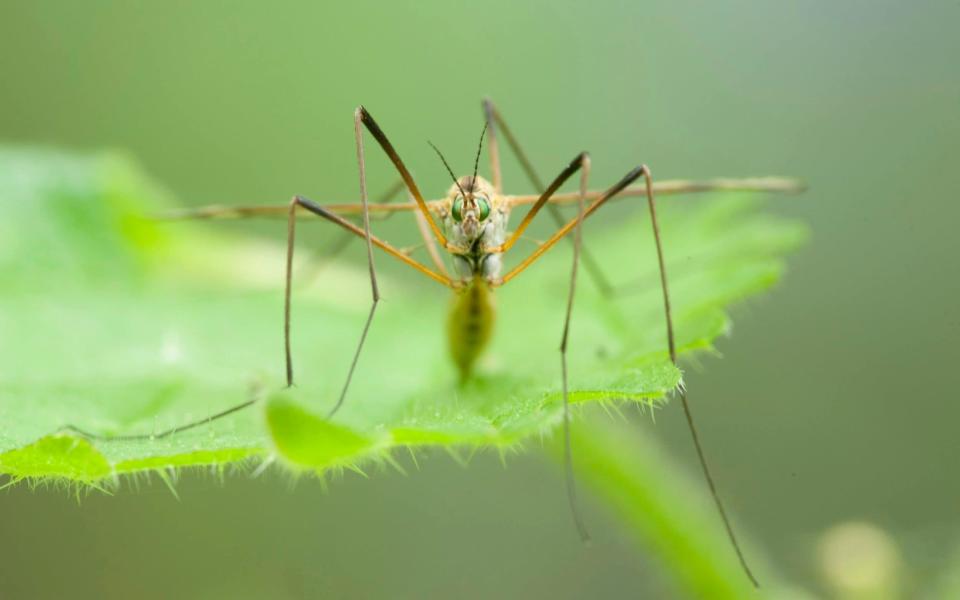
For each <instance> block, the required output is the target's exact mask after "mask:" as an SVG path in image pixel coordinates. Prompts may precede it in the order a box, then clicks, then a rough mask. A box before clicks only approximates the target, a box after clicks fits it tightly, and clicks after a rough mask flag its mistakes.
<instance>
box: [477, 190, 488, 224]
mask: <svg viewBox="0 0 960 600" xmlns="http://www.w3.org/2000/svg"><path fill="white" fill-rule="evenodd" d="M476 200H477V206H478V207H480V220H481V221H486V220H487V217H489V216H490V203H489V202H487V199H486V198H484V197H483V196H477V197H476Z"/></svg>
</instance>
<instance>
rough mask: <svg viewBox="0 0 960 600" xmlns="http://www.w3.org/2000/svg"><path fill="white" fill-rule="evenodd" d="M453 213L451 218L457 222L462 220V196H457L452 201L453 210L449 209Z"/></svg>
mask: <svg viewBox="0 0 960 600" xmlns="http://www.w3.org/2000/svg"><path fill="white" fill-rule="evenodd" d="M450 212H451V213H452V214H453V220H454V221H456V222H457V223H459V222H460V221H462V220H463V197H462V196H457V199H456V200H454V201H453V210H451V211H450Z"/></svg>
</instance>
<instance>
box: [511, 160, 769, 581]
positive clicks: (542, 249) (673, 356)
mask: <svg viewBox="0 0 960 600" xmlns="http://www.w3.org/2000/svg"><path fill="white" fill-rule="evenodd" d="M640 177H643V178H644V191H645V196H646V198H647V206H648V208H649V211H650V220H651V224H652V227H653V236H654V242H655V244H656V248H657V263H658V267H659V270H660V283H661V290H662V291H663V307H664V317H665V321H666V329H667V347H668V350H669V355H670V361H671V362H672V363H673V364H674V366H677V350H676V342H675V338H674V330H673V314H672V310H671V304H670V292H669V288H668V287H667V270H666V263H665V260H664V257H663V244H662V243H661V239H660V226H659V223H658V222H657V211H656V203H655V201H654V195H653V190H654V186H653V177H652V175H651V174H650V169H649V168H647V166H646V165H641V166H640V167H637V168H636V169H633V170H632V171H630V172H629V173H627V175H625V176H624V177H623V178H622V179H621V180H620V181H618V182H617V183H616V184H614V185H613V186H612V187H611V188H610V189H608V190H607V191H605V192H603V193H602V194H600V195H599V196H597V197H596V198H595V199H594V201H593V202H591V203H590V205H589V206H588V207H587V209H586V210H585V211H584V212H583V213H582V215H578V216H577V217H575V218H573V219H572V220H570V221H569V222H568V223H566V224H565V225H564V226H563V227H561V228H560V229H559V230H558V231H557V232H556V233H554V234H553V236H551V237H550V238H549V239H548V240H547V241H546V242H544V243H543V244H541V245H540V246H539V247H538V248H537V249H536V250H534V251H533V253H531V254H530V256H528V257H527V258H526V259H524V260H523V261H522V262H521V263H520V264H519V265H517V266H516V267H514V268H513V270H511V271H510V272H508V273H507V274H506V275H505V276H504V277H503V278H502V279H501V280H500V282H498V283H500V284H501V285H502V284H504V283H507V282H508V281H510V280H511V279H513V278H514V277H516V276H517V275H518V274H519V273H522V272H523V271H524V270H525V269H526V268H527V267H529V266H530V265H531V264H533V263H534V262H535V261H536V260H537V259H539V258H540V257H541V256H543V255H544V253H546V251H547V250H549V249H550V248H552V247H553V246H554V245H555V244H556V243H557V242H558V241H559V240H560V238H562V237H564V236H565V235H567V234H568V233H570V231H571V230H572V229H574V228H575V227H576V226H577V225H578V223H579V222H580V221H582V220H584V219H586V218H587V217H589V216H590V215H592V214H593V213H594V212H596V211H597V209H598V208H600V207H601V206H603V204H604V203H605V202H606V201H607V200H609V199H611V198H613V197H614V196H616V195H617V194H619V193H620V192H621V191H623V190H624V189H626V188H627V186H629V185H630V184H631V183H633V182H634V181H635V180H637V179H639V178H640ZM539 203H540V201H539V200H538V201H537V204H539ZM534 206H537V205H536V204H535V205H534ZM679 394H680V402H681V404H682V406H683V412H684V415H685V416H686V419H687V425H688V428H689V430H690V435H691V437H692V438H693V444H694V447H695V448H696V451H697V458H698V459H699V462H700V467H701V470H702V471H703V474H704V478H705V479H706V481H707V487H708V488H709V489H710V495H711V496H712V498H713V502H714V504H715V505H716V507H717V512H719V513H720V518H721V520H722V521H723V525H724V527H725V528H726V531H727V536H728V537H729V538H730V542H731V544H732V545H733V549H734V551H735V552H736V554H737V558H738V559H739V560H740V564H741V566H742V567H743V570H744V573H746V575H747V577H748V578H749V579H750V581H751V583H753V585H754V586H755V587H759V584H758V583H757V579H756V577H754V575H753V572H752V571H751V570H750V567H749V565H748V564H747V561H746V558H745V557H744V555H743V552H742V550H741V549H740V544H739V542H738V541H737V536H736V534H735V533H734V531H733V526H732V524H731V523H730V519H729V518H728V517H727V512H726V510H725V509H724V506H723V502H722V501H721V500H720V494H719V492H718V491H717V486H716V484H715V483H714V481H713V476H712V475H711V472H710V467H709V466H708V464H707V459H706V456H705V454H704V451H703V446H702V444H701V443H700V437H699V435H698V433H697V428H696V425H695V424H694V420H693V414H692V412H691V410H690V403H689V401H688V398H687V392H686V389H685V388H684V387H683V386H682V385H681V386H680V388H679Z"/></svg>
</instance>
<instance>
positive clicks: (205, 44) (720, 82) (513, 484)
mask: <svg viewBox="0 0 960 600" xmlns="http://www.w3.org/2000/svg"><path fill="white" fill-rule="evenodd" d="M958 18H960V6H958V5H957V3H955V2H939V3H937V2H913V3H905V2H893V1H859V2H857V1H854V2H844V3H825V2H808V3H793V4H788V3H766V2H749V1H736V2H727V3H724V4H723V6H720V5H718V4H707V3H699V2H655V3H654V2H614V1H603V2H600V1H598V2H592V3H583V2H562V3H561V2H542V1H536V2H506V1H503V0H499V1H496V2H490V3H486V5H484V6H480V5H479V3H451V2H436V1H433V0H430V1H421V2H416V3H412V2H411V3H408V2H391V3H386V2H384V3H372V2H361V1H355V2H351V3H302V4H292V3H290V4H285V3H272V4H267V3H258V2H212V1H210V2H203V3H194V2H165V3H141V2H84V3H79V2H78V3H72V2H63V1H60V2H38V1H30V2H4V3H3V6H2V7H0V76H2V92H0V139H2V141H3V142H5V143H21V144H38V143H39V144H51V145H56V146H64V147H68V148H75V149H99V148H104V147H110V148H119V149H124V150H127V151H129V152H130V154H132V155H133V156H134V157H136V158H137V159H138V160H139V161H141V162H142V163H143V164H144V165H145V167H146V168H147V170H148V171H150V172H151V173H152V174H153V175H154V176H155V177H157V178H158V179H159V180H160V181H161V182H164V183H165V184H166V185H167V186H168V187H169V189H170V190H171V191H172V192H173V193H174V194H175V195H176V197H177V198H178V199H179V200H180V201H181V202H183V203H187V204H207V203H214V202H216V203H227V202H234V203H250V202H277V203H282V202H285V201H286V200H287V199H289V197H290V196H291V195H292V194H294V193H303V194H305V195H307V196H310V197H312V198H315V199H322V200H330V201H335V200H340V201H344V200H351V199H353V198H354V197H355V196H356V167H355V163H354V160H355V159H354V154H353V145H352V144H353V140H352V121H351V114H352V110H353V109H354V107H355V106H356V105H357V104H359V103H363V104H365V105H366V106H367V107H368V108H369V109H370V110H371V112H372V113H373V114H374V115H375V116H376V117H377V119H378V121H379V122H380V123H381V125H383V127H384V128H385V129H386V131H387V132H388V134H389V135H390V136H391V138H392V139H393V141H394V143H395V144H396V146H397V147H398V149H399V150H400V152H401V153H402V155H403V157H404V159H405V160H406V162H407V163H408V164H409V165H411V167H412V169H413V170H414V173H415V174H416V176H417V178H418V181H419V183H420V185H421V187H422V188H423V189H424V190H426V191H431V192H432V193H429V194H428V195H431V196H436V195H439V194H440V193H442V191H443V190H445V189H446V186H447V183H446V182H447V178H446V175H445V173H444V172H443V171H442V168H441V167H440V166H439V164H438V162H437V160H436V158H435V157H434V156H433V155H432V151H431V150H430V149H429V147H428V146H427V145H426V143H425V140H427V139H431V140H432V141H434V142H435V143H437V144H438V145H439V146H440V147H441V148H443V149H444V151H445V152H446V153H447V155H448V158H449V159H450V160H451V162H452V163H453V164H454V167H455V168H458V166H459V170H465V169H466V168H467V165H469V163H470V161H471V160H472V155H473V152H474V150H475V144H476V137H477V135H478V134H479V131H480V126H481V124H482V121H481V113H480V99H481V98H482V97H484V96H487V95H489V96H490V97H492V98H493V99H494V100H496V101H497V102H498V104H499V106H500V109H501V111H502V112H503V113H504V116H505V117H506V118H507V120H508V122H510V124H511V125H512V126H513V128H514V130H515V131H516V133H517V134H518V135H519V136H520V137H521V139H522V141H523V143H524V144H525V145H526V146H527V149H528V151H529V152H530V154H531V155H532V157H533V158H534V161H535V163H536V165H537V166H538V167H539V168H540V170H541V171H543V172H544V173H546V174H547V175H549V174H551V173H552V172H553V171H554V170H556V169H558V168H559V167H561V166H562V165H564V164H565V162H566V161H567V160H569V159H570V158H571V157H572V156H573V155H574V154H575V153H576V152H577V151H579V150H581V149H589V150H590V151H591V153H592V157H593V166H594V169H593V181H594V182H599V183H598V185H599V184H601V183H606V182H612V181H613V180H614V179H616V178H618V177H619V176H620V175H622V174H623V173H624V172H625V171H626V170H628V169H629V168H631V167H632V166H634V165H636V164H638V163H639V162H646V163H648V164H650V165H651V167H652V168H653V170H654V173H655V175H656V176H658V177H659V178H672V177H711V176H724V175H728V176H740V175H764V174H784V175H796V176H799V177H802V178H803V179H805V180H806V181H807V182H808V183H809V184H810V191H809V192H808V193H807V194H806V195H804V196H800V197H789V198H778V199H775V200H774V201H772V202H771V208H772V209H773V210H775V211H777V212H779V213H781V214H784V215H790V216H796V217H800V218H802V219H804V220H806V221H807V222H808V223H809V224H810V226H811V228H812V231H813V238H812V242H811V244H810V245H808V246H807V247H806V248H804V249H803V250H802V251H801V252H800V253H799V254H798V255H796V256H794V257H793V258H792V259H791V271H790V273H789V275H788V277H787V280H786V282H785V283H784V284H783V285H781V286H780V287H779V288H778V289H777V290H776V291H775V292H774V293H773V294H771V295H769V296H766V297H765V298H764V299H763V300H762V301H760V302H755V303H753V304H751V305H748V306H746V307H740V308H739V309H738V310H737V311H736V312H735V319H736V326H735V331H734V335H733V337H732V339H729V340H724V341H723V342H722V343H721V346H720V349H721V351H722V352H723V354H724V359H723V360H716V359H714V358H704V359H703V361H702V365H701V366H702V369H701V368H695V367H688V369H687V383H688V386H689V389H690V390H691V393H692V401H693V402H694V404H695V410H696V412H697V416H698V419H699V422H700V424H701V431H702V435H703V438H704V441H705V443H706V445H707V448H708V451H709V456H710V459H711V462H712V465H713V468H714V470H715V475H716V477H717V479H718V481H719V482H720V485H721V489H722V492H723V495H724V497H725V498H726V501H727V503H728V505H729V508H730V509H731V511H732V512H734V513H735V514H736V516H737V521H738V523H739V524H740V529H741V530H742V532H743V534H744V535H749V536H750V537H751V538H752V539H753V540H754V541H755V542H756V544H757V548H763V549H765V551H766V555H767V559H768V560H769V562H770V563H772V564H774V565H776V566H777V567H778V568H779V569H780V570H781V572H782V573H783V574H784V575H785V576H787V577H788V578H790V579H791V580H792V581H794V582H797V583H799V584H800V585H802V586H803V587H805V588H807V589H808V590H811V591H814V592H817V593H819V594H824V595H828V596H829V595H831V594H833V593H835V592H832V591H831V587H830V584H829V582H828V581H827V580H826V579H825V575H824V572H823V569H822V568H821V566H820V563H821V562H822V561H821V559H820V558H819V556H820V555H819V554H818V548H820V547H821V543H822V540H823V537H824V534H825V532H827V531H828V530H830V528H832V527H834V526H836V525H837V524H840V523H845V522H848V521H868V522H870V523H872V524H874V525H875V526H877V527H879V528H880V529H882V530H883V531H885V532H886V534H887V535H889V536H890V539H892V541H893V543H894V544H895V545H896V552H897V553H898V554H899V557H900V558H899V560H900V561H901V563H902V571H901V573H902V576H901V584H902V586H903V589H904V590H906V591H905V594H906V595H905V596H904V597H917V596H915V595H914V594H920V593H921V592H920V590H929V589H933V588H935V587H936V585H935V583H934V582H935V581H936V580H937V579H938V578H940V577H942V574H943V572H944V571H945V570H948V569H949V568H950V564H951V562H957V559H956V556H957V550H958V548H960V478H958V477H957V476H956V468H955V463H956V459H957V455H958V451H960V442H958V439H960V436H958V434H957V425H956V424H957V422H958V421H960V403H957V402H956V398H957V389H958V383H960V381H958V379H960V376H958V370H957V369H956V367H955V363H956V361H957V359H958V358H960V351H958V349H957V339H958V334H960V313H958V311H957V310H956V307H957V297H958V292H960V284H958V274H960V267H958V262H960V261H958V258H960V241H958V240H957V237H956V234H955V231H956V223H957V221H958V219H960V203H958V197H957V191H958V186H957V183H956V181H955V178H954V176H955V171H956V169H955V167H954V163H955V161H956V160H957V158H958V157H960V110H958V109H960V76H958V70H957V69H958V67H957V58H958V56H960V38H958V36H957V35H956V31H955V28H956V23H957V22H958ZM370 171H371V179H372V183H371V187H372V188H373V189H377V188H378V187H385V186H386V185H387V184H388V183H390V181H391V177H390V172H389V171H388V170H387V168H386V163H385V161H379V159H377V161H371V167H370ZM506 178H507V179H506V181H507V185H508V187H509V188H510V189H511V190H514V191H528V190H529V186H527V185H526V183H525V181H524V180H523V179H522V177H521V176H520V175H519V171H518V170H517V169H516V167H515V166H511V167H510V168H508V169H507V171H506ZM617 210H621V211H622V210H629V207H620V208H619V209H617ZM616 218H617V213H616V211H611V213H610V215H609V216H608V217H607V221H608V222H609V221H610V220H611V219H616ZM603 226H604V225H603V222H602V220H601V219H598V222H597V224H594V225H592V226H591V229H590V230H589V231H588V232H587V235H590V233H591V232H597V231H601V230H602V228H603ZM231 227H233V228H234V229H241V230H243V229H249V230H250V231H251V232H252V233H254V232H255V233H262V234H267V235H274V236H277V237H279V236H280V235H281V233H282V232H281V228H282V226H280V225H278V224H275V223H274V224H260V225H240V226H231ZM388 231H389V229H388ZM668 243H669V242H668ZM668 251H669V248H668ZM383 263H384V261H381V264H383ZM611 268H612V269H613V270H614V271H616V265H611ZM441 318H442V317H440V316H438V326H439V321H440V319H441ZM635 420H636V422H637V426H638V427H642V428H644V429H647V430H649V432H650V434H651V435H652V436H654V437H656V438H658V439H660V440H662V442H663V443H664V444H665V445H666V446H668V447H669V448H670V451H671V453H672V454H674V455H675V456H677V459H678V463H679V464H681V465H682V466H683V467H684V468H685V469H686V470H687V471H688V472H689V473H688V474H689V475H691V476H698V473H697V465H696V462H695V457H694V455H693V451H692V447H691V444H690V442H689V437H688V434H687V432H686V430H685V424H684V422H683V417H682V413H681V412H679V406H676V405H671V406H669V407H668V408H667V409H665V410H663V411H660V413H659V414H658V416H657V419H656V423H655V424H654V423H652V422H651V420H650V419H649V417H636V418H635ZM421 467H422V468H421V470H419V471H413V472H412V473H410V474H409V475H407V476H404V475H400V474H398V473H396V472H393V471H385V472H383V473H377V474H376V476H375V477H373V478H371V479H369V480H365V479H362V478H361V477H359V476H354V475H348V476H346V477H344V478H343V479H342V480H340V481H336V482H334V483H333V484H332V485H331V486H330V488H329V490H328V491H324V489H323V487H322V486H321V485H320V483H318V482H316V481H301V482H299V483H298V484H297V485H296V486H295V487H293V489H292V490H291V488H290V486H288V485H287V484H286V479H284V478H283V476H281V475H277V474H273V475H266V476H264V477H262V478H260V479H255V480H251V479H249V478H247V477H245V476H238V477H232V478H229V479H228V481H227V482H226V483H225V484H224V485H221V484H219V483H217V482H216V481H215V480H213V479H212V478H210V477H208V476H205V475H203V474H199V475H197V474H193V475H185V476H184V477H183V480H182V481H181V483H180V484H179V487H178V490H179V493H180V499H179V500H177V499H175V498H174V497H173V496H172V495H171V494H170V493H169V491H167V490H166V488H165V487H164V486H163V485H161V484H159V483H154V484H145V485H144V486H143V487H142V488H141V489H140V490H136V489H133V488H131V487H129V486H125V487H123V488H122V490H121V491H120V492H119V493H117V494H116V495H115V496H111V497H108V496H103V495H100V494H94V495H91V496H89V497H86V498H84V499H83V500H82V501H81V502H79V503H78V502H77V501H76V500H75V499H74V498H72V497H70V496H69V494H67V493H65V492H61V491H54V490H42V491H37V492H33V491H30V490H28V489H26V488H24V487H20V488H17V489H14V490H12V491H7V492H4V493H3V494H2V495H0V507H2V517H0V539H2V540H3V542H4V543H3V545H2V548H0V597H3V598H34V597H37V598H42V597H61V596H67V595H69V596H71V597H104V598H129V597H141V598H154V597H156V598H160V597H173V596H182V595H184V594H186V595H187V596H190V597H201V598H217V597H245V596H248V597H265V596H271V597H291V598H296V597H302V596H316V595H326V596H329V597H411V598H414V597H478V598H480V597H518V598H519V597H524V598H529V597H553V598H558V597H570V598H577V597H611V598H613V597H636V596H647V597H655V598H658V597H671V596H670V595H671V594H673V593H674V591H673V590H672V588H671V587H670V582H669V581H668V579H667V578H666V577H665V575H664V574H663V573H662V572H661V571H660V570H659V569H658V565H657V563H656V561H654V560H653V559H651V558H650V557H649V556H647V555H645V553H644V550H643V548H638V547H636V546H635V545H634V544H633V542H632V541H631V539H630V537H629V535H628V534H627V533H625V532H623V531H622V530H621V528H620V527H619V526H618V524H617V523H616V521H615V519H614V518H613V517H612V516H611V515H610V514H609V513H607V512H606V510H605V509H604V507H603V506H602V505H601V504H600V503H599V502H598V501H595V500H593V499H591V498H589V497H587V498H586V499H585V503H586V505H587V513H588V514H587V517H588V520H589V521H590V522H591V524H592V528H593V530H594V537H595V538H596V541H595V543H594V545H593V547H592V548H584V547H582V546H581V545H580V543H579V541H578V539H577V536H576V535H575V533H574V530H573V527H572V526H571V524H570V520H569V515H568V514H567V508H566V504H565V500H564V497H563V489H562V481H561V479H560V478H559V477H558V470H557V469H556V467H555V465H553V464H552V463H551V462H550V461H548V460H545V459H544V458H543V457H542V455H541V454H540V453H539V452H531V453H527V454H523V455H520V456H516V457H511V458H510V459H509V460H508V468H506V469H504V468H503V467H502V466H501V465H500V463H499V459H498V458H497V457H496V456H493V455H481V456H477V457H475V458H474V459H473V461H472V462H471V464H470V466H469V467H468V468H462V467H460V466H458V465H457V464H456V463H454V462H453V461H452V460H450V459H449V458H448V457H446V456H445V455H435V456H432V457H430V458H429V459H427V460H426V461H421ZM718 526H719V525H718ZM958 564H960V563H958Z"/></svg>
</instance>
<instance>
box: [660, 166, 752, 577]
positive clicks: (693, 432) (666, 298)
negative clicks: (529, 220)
mask: <svg viewBox="0 0 960 600" xmlns="http://www.w3.org/2000/svg"><path fill="white" fill-rule="evenodd" d="M643 177H644V182H645V184H646V188H647V206H648V207H649V209H650V223H651V225H652V227H653V240H654V243H655V244H656V247H657V263H658V265H659V268H660V289H661V290H662V291H663V312H664V315H665V317H666V318H665V321H666V323H667V348H668V349H669V351H670V362H672V363H673V365H674V366H675V367H678V368H679V365H678V364H677V347H676V342H675V340H674V333H673V316H672V313H671V309H670V291H669V288H668V287H667V267H666V264H665V260H664V258H663V243H662V242H661V240H660V225H659V224H658V223H657V209H656V203H655V202H654V199H653V175H652V174H651V173H650V169H648V168H647V167H646V165H644V167H643ZM679 393H680V403H681V404H682V405H683V414H684V415H685V416H686V418H687V425H688V427H689V429H690V437H692V438H693V445H694V447H695V448H696V450H697V458H698V459H699V460H700V467H701V469H702V470H703V476H704V478H705V479H706V480H707V487H709V488H710V495H711V496H713V503H714V504H716V506H717V512H719V513H720V518H721V519H722V520H723V526H724V527H725V528H726V530H727V536H728V537H729V538H730V543H731V544H732V545H733V549H734V551H735V552H736V553H737V558H738V559H739V560H740V566H742V567H743V571H744V573H746V575H747V577H748V578H749V579H750V582H751V583H752V584H753V586H754V587H756V588H759V587H760V584H759V582H758V581H757V578H756V577H754V575H753V571H751V570H750V566H749V565H748V564H747V559H746V557H744V555H743V551H742V550H741V549H740V543H739V542H738V541H737V536H736V534H735V533H734V532H733V525H731V523H730V519H729V518H728V517H727V511H726V510H725V509H724V507H723V502H722V501H721V500H720V493H719V492H718V491H717V486H716V484H715V483H714V481H713V475H711V473H710V467H709V466H708V465H707V458H706V455H705V454H704V452H703V446H702V445H701V444H700V436H699V435H698V434H697V427H696V425H695V424H694V422H693V413H692V412H691V411H690V403H689V401H688V399H687V390H686V388H685V387H684V386H683V385H682V384H681V385H680V386H679Z"/></svg>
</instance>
